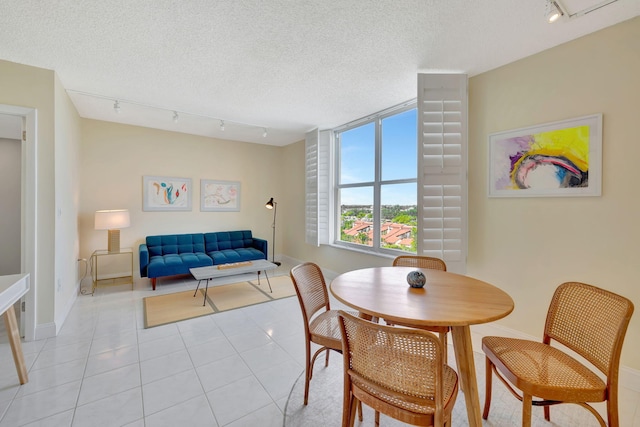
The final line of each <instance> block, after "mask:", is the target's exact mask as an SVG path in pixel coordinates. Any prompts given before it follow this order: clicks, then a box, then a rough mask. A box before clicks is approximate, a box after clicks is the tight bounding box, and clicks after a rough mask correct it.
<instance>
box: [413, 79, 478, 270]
mask: <svg viewBox="0 0 640 427" xmlns="http://www.w3.org/2000/svg"><path fill="white" fill-rule="evenodd" d="M467 104H468V103H467V76H466V75H465V74H418V129H419V131H418V149H419V156H418V172H419V173H418V230H419V231H420V232H419V233H418V235H419V241H418V254H421V255H424V256H433V257H437V258H442V259H443V260H444V261H445V262H446V263H447V269H448V270H450V271H453V272H456V273H465V271H466V258H467Z"/></svg>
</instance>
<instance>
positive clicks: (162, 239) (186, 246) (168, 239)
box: [147, 233, 205, 258]
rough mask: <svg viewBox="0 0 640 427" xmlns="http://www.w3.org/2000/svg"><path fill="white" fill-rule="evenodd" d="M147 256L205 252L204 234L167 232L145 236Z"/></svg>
mask: <svg viewBox="0 0 640 427" xmlns="http://www.w3.org/2000/svg"><path fill="white" fill-rule="evenodd" d="M147 248H148V249H149V257H151V258H153V257H154V256H158V255H167V254H182V253H196V252H202V253H204V252H205V244H204V235H203V234H202V233H196V234H167V235H164V236H147Z"/></svg>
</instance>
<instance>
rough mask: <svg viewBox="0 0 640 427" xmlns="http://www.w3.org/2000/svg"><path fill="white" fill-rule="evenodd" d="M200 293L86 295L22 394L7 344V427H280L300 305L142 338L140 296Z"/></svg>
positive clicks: (299, 337) (264, 308) (113, 290)
mask: <svg viewBox="0 0 640 427" xmlns="http://www.w3.org/2000/svg"><path fill="white" fill-rule="evenodd" d="M289 268H290V266H284V265H283V266H282V267H280V268H279V269H278V270H277V272H276V273H273V274H278V275H279V274H288V270H289ZM254 279H255V276H254V275H251V276H233V277H231V278H227V279H225V280H227V281H228V282H237V281H240V280H254ZM86 282H87V280H85V285H88V283H86ZM195 285H196V282H195V281H193V280H190V279H189V278H188V277H182V278H179V279H164V280H161V282H160V284H159V285H158V288H157V290H156V291H155V292H154V291H152V290H151V287H150V285H149V283H148V281H147V280H146V279H145V280H141V281H139V282H138V283H136V287H135V290H134V291H131V290H128V289H130V288H128V286H121V287H101V288H99V289H98V290H97V292H96V294H95V295H94V296H79V297H78V300H77V301H76V303H75V304H74V306H73V308H72V310H71V312H70V314H69V316H68V318H67V319H66V321H65V323H64V325H63V327H62V329H61V331H60V334H59V335H58V336H57V337H55V338H50V339H46V340H41V341H35V342H27V343H24V344H23V351H24V353H25V361H26V363H27V366H28V369H29V382H28V383H27V384H25V385H23V386H20V385H19V383H18V378H17V374H16V371H15V367H14V365H13V361H12V357H11V350H10V347H9V344H8V342H7V339H6V336H2V337H0V357H1V359H0V360H2V361H3V362H4V363H2V364H1V366H0V414H1V419H0V427H4V426H10V427H15V426H61V427H62V426H131V427H134V426H135V427H139V426H147V427H155V426H177V425H184V426H230V427H236V426H258V425H259V426H282V425H283V411H284V410H285V405H286V402H287V398H288V395H289V392H290V391H291V388H292V386H293V384H294V383H295V381H296V379H297V378H298V376H299V375H300V373H301V372H302V370H303V366H304V345H303V339H304V338H303V326H302V316H301V314H300V308H299V306H298V301H297V299H296V298H295V297H293V298H286V299H282V300H278V301H273V302H269V303H264V304H259V305H255V306H251V307H246V308H243V309H238V310H233V311H228V312H222V313H217V314H214V315H211V316H206V317H200V318H197V319H192V320H187V321H183V322H179V323H173V324H169V325H165V326H159V327H156V328H151V329H144V326H143V323H144V322H143V309H142V298H143V297H146V296H152V295H158V294H161V293H171V292H177V291H180V290H187V289H194V288H195ZM334 307H335V308H337V307H338V305H337V304H335V306H334ZM2 329H3V328H2ZM334 360H336V359H334ZM622 394H623V397H622V400H623V402H622V404H621V410H623V411H626V412H627V413H625V414H622V416H621V418H622V420H623V421H625V420H627V421H628V422H631V420H634V422H633V424H627V425H633V426H640V414H638V413H637V407H638V404H637V402H638V396H637V393H636V394H634V395H633V396H632V397H629V396H627V397H626V398H625V395H624V391H623V393H622ZM511 403H513V402H511ZM516 424H518V422H517V421H514V423H513V425H516ZM623 425H625V424H623Z"/></svg>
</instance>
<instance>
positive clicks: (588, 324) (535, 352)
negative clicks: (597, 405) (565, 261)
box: [482, 282, 634, 427]
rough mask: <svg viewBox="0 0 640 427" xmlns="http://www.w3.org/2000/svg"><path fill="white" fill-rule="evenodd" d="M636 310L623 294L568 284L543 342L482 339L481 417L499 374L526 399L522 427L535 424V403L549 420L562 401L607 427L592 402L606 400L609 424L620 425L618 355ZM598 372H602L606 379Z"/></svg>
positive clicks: (553, 307)
mask: <svg viewBox="0 0 640 427" xmlns="http://www.w3.org/2000/svg"><path fill="white" fill-rule="evenodd" d="M633 309H634V307H633V304H632V303H631V301H629V300H628V299H627V298H624V297H622V296H620V295H617V294H614V293H612V292H609V291H606V290H604V289H600V288H597V287H595V286H591V285H587V284H584V283H578V282H567V283H563V284H562V285H560V286H559V287H558V288H557V289H556V291H555V293H554V295H553V297H552V299H551V304H550V306H549V310H548V312H547V319H546V323H545V327H544V334H543V338H542V342H537V341H529V340H523V339H513V338H504V337H493V336H487V337H484V338H483V339H482V350H483V351H484V353H485V355H486V394H485V404H484V412H483V414H482V417H483V418H484V419H487V417H488V416H489V409H490V405H491V381H492V375H493V374H495V375H496V376H497V377H498V378H499V379H500V380H501V381H502V382H503V383H504V384H505V386H506V387H507V388H508V389H509V391H510V392H511V393H512V394H513V395H514V396H515V397H516V398H517V399H518V400H520V401H522V403H523V406H522V425H523V426H527V427H528V426H530V425H531V407H532V405H533V406H543V407H544V417H545V419H546V420H547V421H550V414H549V406H551V405H555V404H559V403H575V404H578V405H580V406H582V407H584V408H586V409H588V410H589V411H590V412H591V413H592V414H593V415H594V416H595V417H596V418H597V419H598V422H599V423H600V425H602V426H605V425H606V424H605V422H604V420H603V418H602V416H601V415H600V414H599V413H598V412H597V411H596V410H595V409H594V408H593V407H592V406H591V405H589V403H593V402H604V401H606V405H607V418H608V425H609V426H610V427H617V426H618V425H619V424H620V422H619V418H618V370H619V365H620V353H621V350H622V344H623V341H624V337H625V334H626V331H627V326H628V325H629V320H630V319H631V315H632V314H633ZM552 340H553V341H555V342H557V343H560V344H562V346H564V347H563V348H568V349H569V350H571V351H572V352H575V353H576V354H578V355H579V356H580V357H581V358H583V359H585V360H586V361H587V362H588V364H590V365H593V368H589V367H587V366H586V364H584V363H581V362H580V361H578V360H577V359H576V358H574V357H572V356H570V355H569V354H568V353H567V352H565V350H561V349H560V347H559V346H555V347H552V346H551V342H552ZM595 369H597V370H600V371H601V372H602V374H604V376H605V380H604V381H603V380H602V379H601V376H600V375H597V374H596V372H594V370H595ZM518 390H519V391H518ZM534 397H535V398H536V399H534Z"/></svg>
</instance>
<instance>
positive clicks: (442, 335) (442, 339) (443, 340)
mask: <svg viewBox="0 0 640 427" xmlns="http://www.w3.org/2000/svg"><path fill="white" fill-rule="evenodd" d="M439 335H440V342H441V343H442V358H443V360H444V363H447V360H449V359H448V358H447V350H448V348H447V347H448V346H447V333H446V332H440V334H439Z"/></svg>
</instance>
